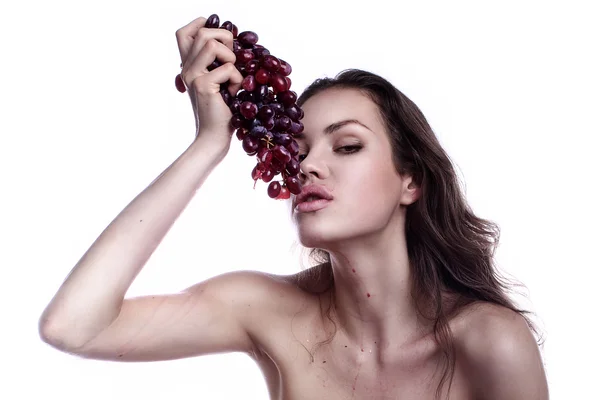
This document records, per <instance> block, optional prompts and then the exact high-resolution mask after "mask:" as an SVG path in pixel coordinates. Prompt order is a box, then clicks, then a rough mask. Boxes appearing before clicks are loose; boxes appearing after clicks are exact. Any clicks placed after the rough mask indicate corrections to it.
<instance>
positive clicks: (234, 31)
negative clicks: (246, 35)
mask: <svg viewBox="0 0 600 400" xmlns="http://www.w3.org/2000/svg"><path fill="white" fill-rule="evenodd" d="M232 26H233V29H232V30H231V33H233V38H234V39H237V37H238V27H237V26H235V24H232Z"/></svg>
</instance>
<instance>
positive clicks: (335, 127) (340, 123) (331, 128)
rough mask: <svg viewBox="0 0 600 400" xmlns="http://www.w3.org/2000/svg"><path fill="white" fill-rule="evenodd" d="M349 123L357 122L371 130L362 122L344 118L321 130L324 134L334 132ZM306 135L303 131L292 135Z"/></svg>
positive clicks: (298, 137)
mask: <svg viewBox="0 0 600 400" xmlns="http://www.w3.org/2000/svg"><path fill="white" fill-rule="evenodd" d="M350 124H357V125H360V126H362V127H364V128H367V129H368V130H370V131H371V132H373V131H372V130H371V128H369V127H368V126H366V125H365V124H363V123H362V122H360V121H359V120H357V119H345V120H343V121H338V122H334V123H333V124H331V125H329V126H327V127H326V128H325V129H324V130H323V132H324V133H325V134H326V135H331V134H332V133H334V132H335V131H338V130H340V129H342V128H343V127H344V126H346V125H350ZM305 138H306V136H305V135H304V133H298V134H296V135H294V139H305Z"/></svg>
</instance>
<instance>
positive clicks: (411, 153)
mask: <svg viewBox="0 0 600 400" xmlns="http://www.w3.org/2000/svg"><path fill="white" fill-rule="evenodd" d="M205 21H206V19H204V18H198V19H196V20H194V21H192V22H191V23H190V24H188V25H186V26H185V27H183V28H181V29H179V30H178V31H177V41H178V45H179V50H180V53H181V60H182V62H183V70H182V78H183V80H184V82H185V84H186V87H187V88H188V92H189V93H190V97H191V101H192V105H193V107H194V112H195V115H196V122H197V130H196V139H195V140H194V142H193V143H192V144H191V145H190V146H189V147H188V148H187V149H186V150H185V152H184V153H183V154H182V155H181V156H180V157H179V158H178V159H177V160H175V162H174V163H173V164H172V165H171V166H169V167H168V168H167V169H166V170H165V171H164V172H163V173H162V174H161V175H160V176H159V177H158V178H157V179H156V180H155V181H154V182H152V184H150V185H149V186H148V187H147V188H146V189H145V190H144V191H143V192H142V193H141V194H140V195H138V196H137V197H136V198H135V199H134V200H133V201H132V202H131V203H130V204H129V205H128V206H127V207H126V208H125V209H124V210H123V211H122V212H121V213H120V214H119V215H118V216H117V217H116V218H115V220H114V221H112V223H111V224H110V225H109V226H108V227H107V228H106V229H105V231H104V232H103V233H102V234H101V235H100V236H99V237H98V239H97V240H96V241H95V242H94V244H93V245H92V246H91V248H90V249H89V250H88V251H87V252H86V253H85V255H84V256H83V257H82V258H81V260H80V261H79V262H78V263H77V265H76V266H75V268H74V269H73V270H72V272H71V273H70V274H69V276H68V277H67V279H66V280H65V282H64V283H63V284H62V286H61V287H60V289H59V291H58V293H57V294H56V295H55V297H54V298H53V299H52V301H51V302H50V304H49V305H48V307H47V308H46V310H45V311H44V313H43V315H42V317H41V318H40V334H41V337H42V338H43V340H45V341H46V342H47V343H49V344H51V345H52V346H54V347H56V348H57V349H59V350H61V351H65V352H69V353H72V354H77V355H79V356H83V357H88V358H94V359H100V360H121V361H155V360H169V359H176V358H182V357H193V356H199V355H204V354H214V353H220V352H244V353H247V354H248V355H249V356H250V357H252V358H253V359H254V360H255V361H256V362H257V364H258V366H259V367H260V368H261V369H262V371H263V373H264V376H265V378H266V380H267V384H268V387H269V391H270V394H271V398H272V399H325V398H326V399H349V398H356V399H366V398H369V399H371V398H372V399H433V398H442V397H445V398H448V399H457V400H458V399H460V400H465V399H486V400H509V399H510V400H518V399H523V400H525V399H527V400H543V399H547V398H548V389H547V382H546V377H545V373H544V368H543V363H542V360H541V357H540V353H539V350H538V346H537V343H536V340H535V338H534V335H533V333H532V331H533V332H535V327H534V326H533V324H531V322H530V321H529V319H528V318H527V317H526V316H525V314H526V313H527V312H526V311H522V310H519V309H518V308H516V306H515V305H514V304H513V303H512V302H511V300H510V299H509V297H508V296H507V294H506V292H505V290H506V289H507V286H506V284H505V283H503V282H502V281H501V278H500V277H499V276H498V274H497V272H496V270H495V268H494V262H493V254H494V250H495V246H496V244H497V241H498V231H497V227H496V226H495V225H494V224H493V223H491V222H489V221H486V220H483V219H480V218H478V217H476V216H475V215H474V214H473V213H472V211H471V210H470V208H469V206H468V205H467V203H466V201H465V199H464V197H463V195H462V194H461V192H460V189H459V184H458V180H457V177H456V175H455V172H454V170H453V167H452V165H451V162H450V160H449V158H448V156H447V155H446V153H445V152H444V150H443V149H442V147H441V146H440V144H439V142H438V140H437V139H436V137H435V135H434V133H433V132H432V130H431V128H430V127H429V125H428V123H427V121H426V119H425V117H424V116H423V115H422V114H421V112H420V111H419V109H418V108H417V107H416V105H415V104H414V103H412V102H411V101H410V100H409V99H408V98H407V97H406V96H404V95H403V94H402V93H400V92H399V91H398V90H397V89H395V88H394V87H393V86H392V85H391V84H390V83H389V82H387V81H386V80H384V79H383V78H381V77H379V76H376V75H374V74H371V73H368V72H365V71H359V70H348V71H344V72H343V73H342V74H340V75H338V76H337V77H336V78H335V79H320V80H317V81H316V82H314V83H313V84H312V85H311V86H309V88H307V90H306V91H305V92H304V93H303V94H302V95H301V97H300V98H299V99H298V104H300V105H301V106H302V108H303V110H304V112H305V117H304V119H303V123H304V126H305V129H304V133H303V135H302V136H299V137H298V138H297V141H298V143H299V145H300V154H301V156H300V160H301V166H302V171H301V174H300V178H301V181H302V183H303V185H304V189H303V192H302V193H301V194H299V195H298V196H292V198H291V199H290V205H291V212H292V213H293V219H294V221H295V223H296V225H297V230H298V237H299V239H300V242H301V243H302V245H303V246H305V247H306V248H309V249H312V250H311V256H312V257H313V258H314V260H316V261H318V264H317V265H315V266H314V267H312V268H310V269H308V270H306V271H303V272H301V273H298V274H295V275H291V276H281V275H271V274H265V273H259V272H254V271H238V272H233V273H227V274H223V275H219V276H216V277H214V278H211V279H208V280H207V281H205V282H201V283H198V284H196V285H193V286H191V287H189V288H188V289H186V290H183V291H182V292H180V293H176V294H170V295H157V296H144V297H137V298H127V299H125V298H124V297H125V293H126V291H127V289H128V288H129V286H130V285H131V283H132V282H133V280H134V279H135V277H136V275H137V274H138V273H139V271H140V270H141V268H142V267H143V266H144V265H145V263H146V261H147V260H148V259H149V257H150V256H151V255H152V253H153V252H154V250H155V249H156V247H157V246H158V244H159V243H160V242H161V240H162V239H163V237H164V236H165V235H166V233H167V232H168V231H169V229H170V227H171V226H172V224H173V223H174V221H175V220H176V218H177V217H178V216H179V215H180V213H181V212H182V211H183V209H184V208H185V207H186V206H187V204H188V203H189V201H190V200H191V198H192V197H193V195H194V194H195V192H196V191H197V190H198V189H199V188H200V187H201V186H202V184H203V182H204V181H205V179H206V177H207V176H208V175H209V174H210V173H211V171H212V170H213V169H214V168H215V166H217V165H218V164H219V163H220V162H221V161H222V160H223V158H224V157H225V156H226V154H227V153H228V150H229V146H230V143H231V137H232V134H233V130H232V128H231V127H230V125H229V119H230V118H231V112H230V110H229V108H228V107H227V105H226V104H225V103H224V102H223V100H222V98H221V95H220V94H219V86H220V84H221V83H223V82H227V81H229V82H230V83H229V90H230V92H231V93H232V94H235V93H236V92H237V91H238V90H239V89H240V86H241V81H242V76H241V75H240V73H239V72H238V71H237V70H236V68H235V67H234V64H233V62H235V55H234V53H233V52H232V43H233V37H232V35H231V33H229V32H228V31H226V30H223V29H208V28H205V27H204V24H205ZM215 59H219V60H220V61H221V62H222V63H224V64H223V66H221V67H219V68H217V69H214V70H213V71H211V72H208V70H207V67H208V66H209V65H210V64H211V63H212V62H213V61H214V60H215ZM310 195H317V196H318V197H320V198H322V199H324V200H320V201H318V202H315V203H309V202H308V201H310V200H311V199H310V197H309V196H310ZM298 203H300V205H299V204H298Z"/></svg>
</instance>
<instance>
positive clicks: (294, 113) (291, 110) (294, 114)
mask: <svg viewBox="0 0 600 400" xmlns="http://www.w3.org/2000/svg"><path fill="white" fill-rule="evenodd" d="M285 115H287V116H288V117H290V118H291V119H292V121H294V122H298V121H299V120H300V108H299V107H298V106H297V105H296V104H294V105H291V106H289V107H287V108H286V109H285Z"/></svg>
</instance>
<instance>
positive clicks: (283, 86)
mask: <svg viewBox="0 0 600 400" xmlns="http://www.w3.org/2000/svg"><path fill="white" fill-rule="evenodd" d="M269 84H270V85H271V86H272V87H273V92H275V93H279V92H285V91H286V90H288V89H289V88H288V85H287V82H286V80H285V79H284V77H283V76H281V75H279V74H272V75H271V78H270V79H269Z"/></svg>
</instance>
